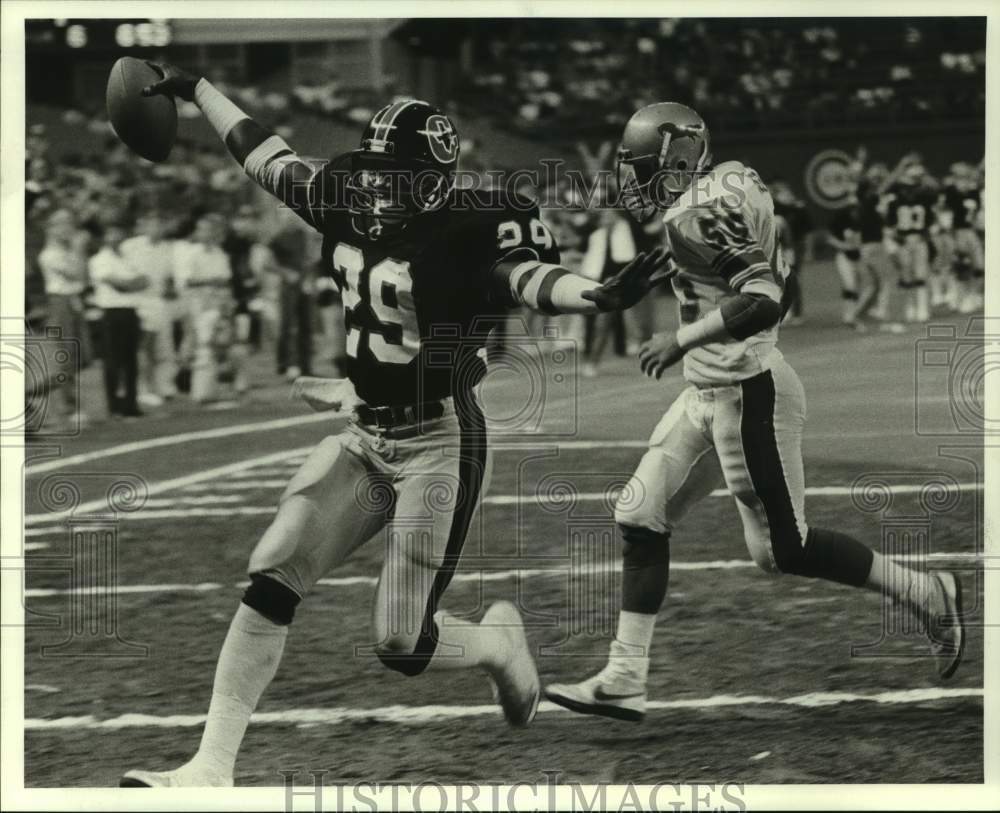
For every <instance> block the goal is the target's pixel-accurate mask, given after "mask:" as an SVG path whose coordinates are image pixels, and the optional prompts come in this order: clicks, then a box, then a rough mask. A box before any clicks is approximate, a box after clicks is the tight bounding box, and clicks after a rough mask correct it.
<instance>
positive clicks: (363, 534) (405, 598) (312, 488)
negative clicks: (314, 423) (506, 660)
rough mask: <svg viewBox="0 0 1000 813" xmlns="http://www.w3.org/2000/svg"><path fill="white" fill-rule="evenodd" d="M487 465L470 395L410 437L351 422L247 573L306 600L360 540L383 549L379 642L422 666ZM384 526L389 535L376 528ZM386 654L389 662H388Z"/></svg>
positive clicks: (320, 457)
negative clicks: (268, 579) (263, 577)
mask: <svg viewBox="0 0 1000 813" xmlns="http://www.w3.org/2000/svg"><path fill="white" fill-rule="evenodd" d="M490 466H491V460H490V456H489V454H488V450H487V445H486V423H485V419H484V418H483V414H482V411H481V409H480V407H479V404H478V403H477V402H476V401H475V400H474V399H473V398H471V397H468V396H467V397H466V398H465V399H464V403H463V404H460V405H457V406H454V407H453V406H451V402H450V401H449V407H448V409H447V411H446V414H445V415H444V416H443V417H441V418H439V419H436V420H434V421H428V422H426V423H425V424H424V426H423V431H421V432H419V434H415V435H414V436H412V437H405V438H396V439H394V438H393V437H391V433H390V434H389V435H381V434H375V433H373V432H370V431H368V430H367V429H366V428H365V427H363V426H361V425H359V424H358V423H356V422H352V423H350V424H348V426H347V428H346V429H344V431H343V432H341V433H340V434H339V435H332V436H330V437H327V438H325V439H324V440H323V441H322V442H320V444H319V446H317V447H316V449H315V450H314V451H313V452H312V453H311V454H310V455H309V457H308V458H307V459H306V461H305V462H304V463H303V464H302V466H301V468H300V469H299V470H298V472H296V473H295V475H293V477H292V479H291V481H290V482H289V483H288V486H287V487H286V489H285V492H284V494H283V495H282V497H281V500H280V503H279V507H278V514H277V516H276V517H275V519H274V521H273V522H272V523H271V526H270V527H269V528H268V529H267V531H266V532H265V533H264V536H263V537H262V538H261V540H260V542H259V543H258V544H257V547H256V549H255V550H254V552H253V554H252V556H251V558H250V565H249V572H250V573H251V574H262V575H266V576H270V577H271V578H273V579H274V580H276V581H278V582H280V583H281V584H283V585H285V586H286V587H288V588H290V589H291V590H293V591H294V592H295V593H296V594H297V595H299V596H300V597H302V596H304V595H305V594H306V593H307V592H309V590H310V589H311V588H312V586H313V585H314V584H315V583H316V581H317V580H319V579H320V578H321V577H323V576H324V575H326V574H327V573H328V572H329V571H330V570H331V569H332V568H335V567H337V566H338V565H339V564H341V563H342V562H343V561H344V560H345V559H346V558H347V557H348V556H349V555H350V554H351V553H352V552H353V551H354V550H356V549H357V548H358V547H360V546H361V545H362V544H363V543H364V542H366V541H367V540H368V539H371V538H372V537H375V536H376V535H378V537H377V538H379V539H380V540H381V541H382V544H383V545H384V547H385V553H384V564H383V566H382V572H381V575H380V576H379V581H378V587H377V591H376V593H377V594H376V601H375V613H374V618H375V642H374V644H375V647H377V648H378V650H379V651H380V657H382V654H381V653H385V652H389V653H405V654H403V655H401V656H400V657H401V658H409V659H410V661H412V663H409V664H404V665H401V666H400V667H399V668H400V671H404V672H407V673H410V674H415V673H417V672H419V671H420V670H421V669H422V668H423V666H426V663H427V662H428V661H429V660H430V657H431V655H433V654H434V651H435V648H436V640H435V637H436V627H435V625H434V613H435V612H436V611H437V605H438V602H439V600H440V598H441V595H442V593H443V592H444V590H445V588H447V586H448V584H449V582H450V581H451V578H452V575H453V574H454V571H455V567H456V565H457V564H458V560H459V557H460V555H461V552H462V547H463V545H464V543H465V539H466V536H467V534H468V532H469V527H470V525H471V523H472V520H473V516H474V514H475V511H476V508H477V507H478V505H479V501H480V497H481V496H482V494H483V493H485V491H486V488H487V486H488V480H489V472H490ZM380 531H384V533H379V532H380ZM385 659H386V658H385V657H383V660H385Z"/></svg>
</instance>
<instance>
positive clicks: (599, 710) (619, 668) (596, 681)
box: [545, 641, 646, 723]
mask: <svg viewBox="0 0 1000 813" xmlns="http://www.w3.org/2000/svg"><path fill="white" fill-rule="evenodd" d="M616 646H617V647H618V648H621V644H619V643H618V642H617V641H614V642H613V643H612V644H611V657H610V658H609V659H608V665H607V666H605V667H604V668H603V669H602V670H601V671H600V672H598V673H597V674H596V675H594V676H593V677H592V678H588V679H587V680H584V681H583V682H582V683H553V684H551V685H549V686H546V687H545V696H546V697H547V698H548V699H549V700H551V701H552V702H553V703H557V704H558V705H560V706H562V707H563V708H567V709H570V710H571V711H578V712H580V713H581V714H600V715H601V716H603V717H612V718H614V719H616V720H629V721H631V722H635V723H638V722H641V721H642V719H643V718H644V717H645V716H646V681H645V679H644V678H643V677H642V676H641V671H644V670H641V669H636V664H635V663H630V661H633V662H634V661H636V660H638V659H637V658H636V657H635V656H632V657H629V656H622V655H621V654H619V652H618V651H617V650H616ZM642 660H645V658H643V659H642ZM643 666H645V664H643Z"/></svg>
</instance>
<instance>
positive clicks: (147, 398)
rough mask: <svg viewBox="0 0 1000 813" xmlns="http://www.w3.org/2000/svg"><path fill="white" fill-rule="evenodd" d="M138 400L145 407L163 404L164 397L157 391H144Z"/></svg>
mask: <svg viewBox="0 0 1000 813" xmlns="http://www.w3.org/2000/svg"><path fill="white" fill-rule="evenodd" d="M138 401H139V403H140V404H142V405H143V406H145V407H158V406H163V399H162V398H161V397H160V396H159V395H157V394H156V393H155V392H144V393H142V394H140V395H139V398H138Z"/></svg>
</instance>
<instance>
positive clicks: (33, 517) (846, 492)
mask: <svg viewBox="0 0 1000 813" xmlns="http://www.w3.org/2000/svg"><path fill="white" fill-rule="evenodd" d="M277 454H278V456H280V455H290V454H292V453H291V452H278V453H277ZM272 457H274V456H272ZM256 465H258V464H257V463H256V462H255V461H249V462H248V463H247V464H239V463H237V464H233V466H223V467H221V468H218V469H211V470H210V471H208V472H199V473H198V474H197V475H194V474H192V475H189V476H188V477H180V478H177V480H167V481H165V482H163V483H157V484H155V485H153V486H150V487H149V493H150V494H154V493H159V492H162V491H167V490H170V489H172V488H180V487H182V486H188V485H192V484H194V483H199V482H203V481H204V480H209V479H214V478H215V477H221V476H225V475H226V474H230V475H231V476H238V474H239V472H242V471H246V470H247V469H250V468H252V467H254V466H256ZM240 467H242V468H240ZM234 471H235V472H236V474H235V475H233V472H234ZM237 482H240V481H237ZM285 485H287V483H284V482H282V483H281V486H282V487H284V486H285ZM213 487H214V486H213ZM257 487H258V486H249V487H247V490H250V488H257ZM226 488H227V490H238V488H237V486H235V485H228V486H226ZM927 488H928V486H927V485H926V484H922V485H916V484H913V485H907V484H901V485H894V486H886V490H887V491H888V492H889V493H891V494H892V495H894V496H898V495H901V494H920V493H922V492H924V491H925V490H927ZM938 490H939V491H944V492H947V493H954V492H962V491H982V490H983V484H982V483H957V484H942V485H941V486H940V487H939V488H938ZM856 491H857V489H855V488H854V487H852V486H812V487H810V488H807V489H805V495H806V496H807V497H849V496H851V495H852V494H854V493H855V492H856ZM709 496H710V497H729V496H731V495H730V493H729V491H728V489H725V488H717V489H715V490H714V491H712V493H711V494H709ZM204 498H205V499H206V501H207V500H209V499H213V495H211V494H206V495H204ZM613 498H614V492H606V491H590V492H583V493H581V494H575V495H573V496H572V497H563V496H561V495H532V494H498V495H495V496H493V497H484V498H483V500H482V504H483V505H555V506H559V505H568V504H570V502H573V503H580V502H605V501H610V500H612V499H613ZM214 499H216V500H217V501H218V502H229V501H230V498H228V497H217V498H214ZM181 501H185V500H184V498H180V499H179V500H178V502H181ZM153 502H154V501H152V500H150V501H149V502H148V503H147V505H150V504H152V503H153ZM166 502H169V501H166ZM105 507H106V506H105V503H104V501H103V500H94V501H92V502H91V503H84V504H83V505H81V506H79V507H78V508H77V509H76V511H77V512H78V513H81V514H83V513H87V512H88V511H94V510H98V509H101V508H105ZM276 510H277V509H276V507H275V506H273V505H266V506H265V505H243V506H233V507H231V508H225V509H223V508H201V507H198V506H195V507H192V508H161V509H157V508H155V507H153V508H152V510H150V509H149V508H145V507H144V508H140V509H138V510H136V511H135V512H132V513H121V514H119V518H120V519H122V520H126V519H127V520H132V521H135V520H140V519H141V520H158V519H197V518H200V517H224V516H230V515H231V516H237V515H239V516H264V515H270V514H273V513H274V512H275V511H276ZM68 516H69V514H68V513H67V512H65V511H64V512H61V513H56V514H29V515H28V516H27V517H25V525H26V526H37V525H44V524H51V523H53V522H60V521H62V520H64V519H66V518H67V517H68Z"/></svg>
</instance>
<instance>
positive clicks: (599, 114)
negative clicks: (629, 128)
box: [462, 18, 986, 137]
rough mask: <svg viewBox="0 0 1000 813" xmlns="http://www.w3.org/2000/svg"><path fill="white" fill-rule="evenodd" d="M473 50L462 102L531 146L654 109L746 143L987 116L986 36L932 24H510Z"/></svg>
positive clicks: (612, 125) (607, 127)
mask: <svg viewBox="0 0 1000 813" xmlns="http://www.w3.org/2000/svg"><path fill="white" fill-rule="evenodd" d="M505 32H506V35H505ZM479 36H480V38H481V41H480V42H479V46H478V50H477V56H479V57H481V58H482V59H481V61H477V70H476V72H475V73H474V75H471V76H469V77H468V78H467V80H466V81H467V85H466V88H465V93H464V95H463V96H462V101H463V102H464V103H466V104H468V105H472V106H475V107H477V108H478V109H481V110H486V111H489V110H492V111H493V112H494V114H495V117H496V119H497V122H498V124H500V125H501V126H510V127H513V128H514V129H516V130H518V131H520V132H522V133H526V134H535V135H539V136H549V137H551V135H552V133H553V129H554V128H555V127H559V128H563V131H564V132H574V133H581V132H604V131H612V130H616V129H617V128H619V127H620V126H621V125H622V124H623V123H624V122H625V121H626V120H627V119H628V117H629V116H630V115H631V113H632V112H633V111H635V110H637V109H639V108H640V107H642V106H644V105H646V104H649V103H651V102H653V101H657V100H659V99H663V98H672V99H680V100H683V101H685V102H687V103H689V104H691V105H692V106H693V107H695V109H697V110H698V111H700V112H701V113H702V114H703V115H704V116H705V117H706V118H710V119H711V120H712V121H713V123H714V124H715V126H716V127H719V128H730V129H732V128H739V129H741V130H748V129H759V128H775V127H783V126H784V127H798V128H801V127H817V126H822V125H824V124H830V123H837V124H844V123H852V122H858V123H873V122H874V123H880V122H885V123H889V122H900V121H913V120H920V119H931V118H941V117H953V118H954V117H963V116H965V117H967V116H982V115H983V111H984V108H985V91H984V87H985V85H984V82H983V77H984V74H985V66H986V54H985V41H984V40H983V39H982V33H981V30H979V31H977V30H975V27H974V26H968V25H963V24H962V23H961V22H960V21H959V22H956V21H952V20H948V19H941V18H936V19H934V20H925V21H922V20H916V19H912V18H895V19H885V18H882V19H869V18H863V19H860V20H851V19H841V20H823V21H817V20H810V19H809V18H802V19H795V18H789V19H784V20H767V21H760V20H743V19H738V18H732V19H712V20H697V19H665V20H575V21H567V20H519V21H505V22H498V23H497V25H496V26H491V28H490V31H489V33H488V34H487V33H483V34H481V35H479ZM510 111H513V116H511V114H510Z"/></svg>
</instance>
